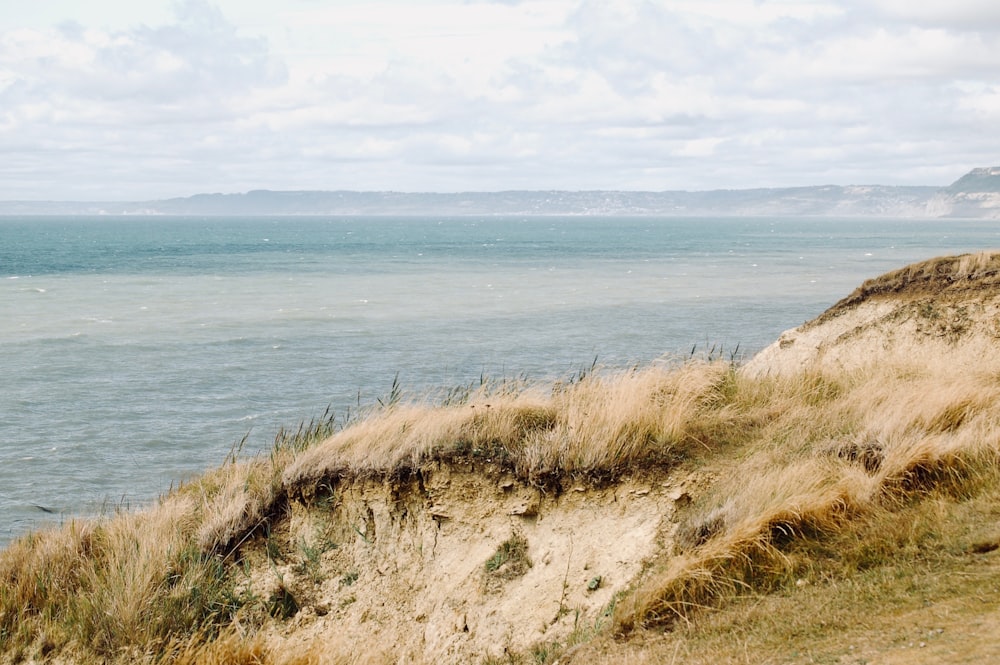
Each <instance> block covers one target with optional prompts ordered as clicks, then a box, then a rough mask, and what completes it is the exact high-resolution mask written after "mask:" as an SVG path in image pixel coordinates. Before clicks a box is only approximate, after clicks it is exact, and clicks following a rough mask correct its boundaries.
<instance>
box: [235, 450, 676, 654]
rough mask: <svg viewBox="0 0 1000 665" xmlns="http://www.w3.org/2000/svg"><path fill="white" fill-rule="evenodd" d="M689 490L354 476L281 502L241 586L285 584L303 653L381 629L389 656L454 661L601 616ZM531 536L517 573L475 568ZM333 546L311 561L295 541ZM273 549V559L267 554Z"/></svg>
mask: <svg viewBox="0 0 1000 665" xmlns="http://www.w3.org/2000/svg"><path fill="white" fill-rule="evenodd" d="M694 484H695V483H694V482H693V480H691V479H688V482H686V483H685V482H682V481H680V480H677V481H674V480H670V479H666V480H665V479H663V478H662V477H661V478H659V479H656V480H648V479H642V478H630V479H626V480H624V481H622V482H619V483H616V484H615V485H614V486H609V487H604V488H595V487H591V486H587V485H585V484H583V483H581V484H578V485H574V486H571V487H566V488H563V490H562V491H560V492H559V493H556V492H554V491H549V492H545V491H543V490H541V489H539V488H537V487H531V486H529V485H526V484H525V483H523V482H521V481H518V480H515V479H514V477H513V476H511V475H509V474H505V473H502V472H499V471H495V470H491V469H489V468H483V467H481V466H480V467H477V468H474V469H473V468H471V467H470V468H467V469H462V468H456V467H454V466H452V467H448V466H444V465H439V464H435V465H428V466H426V467H424V468H423V469H421V471H420V473H419V474H416V476H415V477H412V478H409V479H406V480H402V481H396V482H386V481H384V480H381V479H378V480H361V479H359V480H352V481H346V482H344V483H343V484H342V485H341V486H339V487H337V489H336V491H335V493H334V495H333V499H330V500H326V501H318V502H316V503H315V504H314V505H313V506H312V507H310V508H306V507H303V506H302V505H297V506H296V507H293V508H291V511H292V512H291V515H290V516H289V519H288V520H287V521H286V522H285V523H284V524H283V527H282V528H283V529H284V532H282V533H275V534H274V535H273V537H272V541H273V542H278V543H282V545H281V548H282V549H283V552H282V554H281V555H280V556H273V557H272V561H273V562H274V563H269V562H267V561H266V560H265V558H264V557H265V552H266V547H265V544H264V543H260V544H259V546H258V547H254V548H252V549H253V554H251V555H250V558H249V559H248V563H249V564H250V566H251V568H252V569H253V570H255V571H257V572H256V573H255V574H254V576H253V578H252V581H251V588H252V589H253V591H254V592H255V593H257V594H258V595H260V596H262V597H269V596H271V597H274V596H275V595H276V594H278V595H280V593H282V592H281V588H282V585H283V587H284V588H285V589H286V590H287V592H288V593H290V595H291V596H292V597H293V598H294V600H295V602H296V604H297V605H298V606H299V608H300V609H299V611H298V612H297V613H296V614H294V616H293V617H292V618H291V619H290V620H289V621H288V622H287V623H285V625H284V626H283V628H282V633H281V635H274V636H273V638H274V639H285V640H289V641H293V642H297V643H301V644H302V645H303V646H307V645H308V644H309V643H310V642H311V641H313V640H315V639H316V638H322V639H323V640H324V641H328V640H329V639H330V637H331V636H337V637H338V638H339V639H340V644H341V647H342V649H343V650H344V651H345V652H346V653H347V654H350V655H352V656H360V655H362V654H360V653H357V654H355V653H353V650H352V646H351V645H352V643H357V644H359V645H363V647H362V648H363V649H364V650H365V651H366V652H370V650H371V644H372V640H371V636H372V635H373V634H377V635H378V636H379V642H380V643H381V644H384V645H385V647H386V649H387V651H391V652H392V653H393V655H394V656H396V657H397V658H399V659H401V660H400V661H399V662H407V661H408V660H410V661H412V660H419V661H420V662H463V661H467V660H468V659H470V658H472V659H477V658H482V657H483V655H484V654H487V655H495V656H499V655H502V654H503V653H504V650H505V649H510V650H512V651H523V650H525V649H527V648H528V647H530V646H531V645H533V644H536V643H539V642H547V641H551V640H565V639H566V638H567V636H569V635H570V634H571V633H572V632H573V631H574V629H577V630H581V631H584V630H587V629H592V628H593V627H595V626H598V625H600V624H601V623H603V622H606V621H607V617H606V615H605V612H606V611H607V610H608V608H609V607H611V605H612V603H613V602H614V600H615V597H616V594H617V593H618V592H620V591H622V590H623V589H625V588H626V586H627V585H629V583H631V582H632V581H633V580H634V579H635V578H636V576H637V575H639V574H640V573H641V571H642V570H643V562H644V561H645V560H646V559H647V558H649V557H651V556H652V555H653V554H654V553H655V552H657V551H662V549H663V548H670V547H672V544H671V536H672V531H673V529H674V528H675V525H674V522H673V517H674V513H675V505H676V504H678V503H683V502H685V501H687V500H688V495H687V494H686V492H687V491H688V488H689V486H693V485H694ZM514 534H517V535H520V536H523V537H524V538H525V539H526V540H527V545H528V547H527V554H528V557H529V558H530V561H531V566H530V567H529V568H527V570H526V571H525V572H523V574H520V571H518V570H516V569H514V570H505V567H504V566H501V567H500V568H499V569H498V570H497V571H495V572H493V573H487V572H486V568H485V564H486V562H487V561H488V560H489V559H490V558H491V557H493V556H494V554H495V553H496V552H497V549H498V547H499V546H500V545H501V543H503V542H504V541H507V540H508V539H509V538H511V536H512V535H514ZM324 539H325V542H327V544H328V546H329V544H330V543H336V547H335V548H332V547H331V548H330V549H327V551H325V552H323V553H322V554H320V555H319V556H318V560H317V562H316V563H315V564H314V566H313V567H311V568H310V566H309V565H308V564H306V563H304V561H305V560H306V559H305V558H304V557H303V550H304V547H303V545H304V546H305V547H309V546H310V544H311V543H315V542H322V541H324ZM273 550H274V545H272V555H274V554H275V552H274V551H273Z"/></svg>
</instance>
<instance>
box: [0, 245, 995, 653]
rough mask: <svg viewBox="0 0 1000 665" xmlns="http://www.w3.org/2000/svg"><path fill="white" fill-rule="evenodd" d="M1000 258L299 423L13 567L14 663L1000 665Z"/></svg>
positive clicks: (45, 540) (957, 260)
mask: <svg viewBox="0 0 1000 665" xmlns="http://www.w3.org/2000/svg"><path fill="white" fill-rule="evenodd" d="M998 283H1000V255H996V254H990V253H984V254H979V255H970V256H963V257H948V258H941V259H934V260H931V261H928V262H925V263H921V264H917V265H914V266H910V267H907V268H905V269H902V270H899V271H895V272H893V273H889V274H887V275H884V276H882V277H879V278H876V279H874V280H870V281H868V282H866V283H865V284H863V285H862V286H861V287H860V288H859V289H858V290H857V291H855V292H854V293H853V294H851V295H850V296H848V297H847V298H845V299H844V300H843V301H841V302H840V303H838V304H836V305H835V306H834V307H832V308H831V309H830V310H828V311H827V312H826V313H824V314H823V315H822V316H820V317H818V318H817V319H816V320H815V321H812V322H810V323H808V324H806V325H804V326H802V327H801V328H799V329H796V330H795V331H790V332H789V333H786V334H785V335H783V336H782V339H781V340H779V341H778V342H776V343H775V345H774V346H773V347H771V348H770V349H768V350H766V351H764V352H762V353H761V354H760V355H759V356H758V357H756V358H754V359H753V360H751V361H750V362H749V363H747V364H746V365H745V366H743V367H736V366H734V365H732V364H731V363H729V362H726V361H724V360H723V361H719V360H713V359H711V358H707V359H692V360H687V361H664V362H663V363H657V364H654V365H651V366H649V367H644V368H636V369H634V370H630V371H623V372H601V371H596V372H581V373H580V374H579V375H577V376H574V377H571V378H570V379H568V380H567V381H565V382H562V383H559V384H556V385H549V386H539V385H524V384H519V383H516V382H515V383H512V382H509V381H500V382H496V383H489V382H485V383H484V384H483V385H475V386H469V387H466V388H463V389H458V390H456V391H454V392H453V393H452V394H450V395H449V396H448V397H447V398H446V399H444V400H443V401H440V402H434V403H430V402H427V401H426V400H421V399H415V398H414V399H407V398H406V396H405V395H403V394H401V393H399V392H396V391H394V392H393V394H392V395H390V396H388V397H387V398H386V399H385V400H383V401H382V402H381V403H380V404H379V405H377V406H376V407H375V408H372V409H371V410H369V411H368V412H367V413H364V414H361V415H360V416H356V417H353V418H351V419H350V420H349V421H348V422H339V421H337V420H336V419H335V418H333V417H328V418H324V419H322V420H320V421H318V422H314V423H311V424H310V425H308V426H303V427H302V428H300V430H299V431H298V432H291V433H287V434H282V435H279V437H278V438H277V439H276V441H275V445H274V448H273V450H272V451H271V452H270V454H269V455H267V456H259V457H256V458H253V459H249V460H246V459H244V460H240V459H237V458H236V456H235V455H234V457H233V459H231V460H227V462H226V463H225V464H224V465H223V466H221V467H220V468H218V469H215V470H212V471H209V472H207V473H206V474H205V475H204V476H202V477H200V478H198V479H196V480H194V481H192V482H190V483H188V484H187V485H184V486H183V487H181V488H178V489H177V490H175V491H173V492H172V493H171V494H170V495H168V496H166V497H164V498H163V499H162V500H161V501H160V502H159V503H158V504H157V505H156V506H153V507H151V508H149V509H147V510H145V511H142V512H138V513H120V514H117V515H112V516H109V517H107V518H106V519H103V520H100V521H98V522H93V523H72V524H68V525H66V526H64V527H63V528H60V529H55V530H52V531H47V532H42V533H38V534H32V535H29V536H27V537H25V538H22V539H21V540H19V541H17V542H15V543H14V544H12V545H11V546H10V547H9V548H8V549H7V550H5V551H3V552H2V553H0V662H4V663H17V662H63V663H70V662H87V663H90V662H92V663H97V662H118V663H125V662H149V663H166V662H176V663H195V662H199V663H201V662H204V663H353V662H366V663H411V662H418V663H419V662H426V663H432V662H433V663H441V662H444V663H469V662H472V663H491V664H494V665H496V664H498V663H554V662H559V663H562V664H565V663H617V662H629V663H655V662H685V663H745V662H754V663H759V662H789V663H807V662H842V663H862V662H869V663H870V662H884V663H904V662H905V663H909V662H934V663H938V662H940V663H963V662H989V661H990V660H991V659H997V658H1000V641H998V640H997V639H996V637H995V636H996V635H997V634H998V628H1000V463H998V462H1000V380H998V377H1000V354H998V353H996V351H997V348H996V347H997V344H998V334H997V331H998V330H1000V313H998V304H997V303H998V299H1000V293H998V291H1000V289H998V288H997V286H998Z"/></svg>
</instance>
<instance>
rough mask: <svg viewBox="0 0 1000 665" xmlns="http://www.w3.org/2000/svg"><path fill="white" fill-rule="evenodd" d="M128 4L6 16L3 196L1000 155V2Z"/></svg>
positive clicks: (790, 177) (706, 174)
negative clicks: (999, 124) (999, 132)
mask: <svg viewBox="0 0 1000 665" xmlns="http://www.w3.org/2000/svg"><path fill="white" fill-rule="evenodd" d="M118 4H119V3H116V2H112V1H111V0H93V3H92V4H91V5H89V8H88V9H87V11H84V10H83V9H81V7H83V5H82V4H80V3H71V2H68V1H67V0H51V2H47V3H35V5H38V7H36V6H35V5H31V6H30V7H28V6H26V9H25V11H24V12H23V13H22V14H21V15H22V18H21V19H16V18H14V17H13V15H12V14H7V15H5V16H4V17H3V18H0V150H2V151H3V153H4V155H5V159H4V160H3V162H2V163H0V198H72V197H74V196H76V197H88V198H152V197H160V196H174V195H184V194H190V193H194V192H196V191H202V190H211V191H241V190H245V189H251V188H259V187H273V188H362V189H399V190H410V191H413V190H419V189H429V190H439V191H457V190H468V189H491V190H496V189H510V188H532V189H548V188H569V189H587V188H595V189H597V188H599V189H614V188H621V189H666V188H697V189H702V188H712V187H743V186H762V185H785V184H788V185H795V184H812V183H816V182H829V181H841V182H843V183H845V184H846V183H848V182H854V183H859V182H866V181H867V182H888V183H907V182H910V183H927V182H942V183H944V182H947V181H948V180H950V179H951V178H952V177H957V176H958V175H960V174H961V172H962V171H963V170H964V169H966V168H968V167H971V166H975V165H985V164H992V163H996V162H997V161H998V159H1000V139H994V138H993V136H994V134H995V132H994V131H992V127H993V126H995V122H996V120H997V117H998V114H1000V102H998V101H997V100H998V99H1000V93H998V90H1000V66H998V64H997V62H996V61H995V57H994V48H993V46H992V45H993V44H994V43H995V38H996V27H997V26H998V25H1000V10H998V9H996V8H994V4H995V3H993V2H976V1H974V0H955V2H953V3H949V4H948V5H942V4H941V3H937V4H935V5H934V6H933V7H929V6H927V5H928V3H924V4H922V5H919V6H918V4H917V3H904V2H902V1H901V0H876V1H875V2H872V3H863V2H860V0H815V1H809V0H781V1H774V0H697V1H695V0H684V1H670V2H649V1H643V0H620V1H617V2H613V3H612V2H605V1H603V0H602V1H598V0H538V1H532V2H499V1H498V2H462V1H460V0H454V1H449V0H413V1H410V2H403V1H402V0H399V1H389V0H384V1H383V2H379V3H371V2H360V1H351V0H331V1H330V2H324V3H316V2H312V1H310V0H286V2H285V3H283V4H282V5H281V7H280V8H278V7H277V6H276V5H274V4H273V3H269V2H264V0H217V1H216V2H212V3H210V2H209V1H208V0H186V1H184V2H181V3H178V4H174V3H170V2H166V1H165V0H164V1H163V2H154V3H148V4H149V6H148V7H147V8H146V10H144V11H140V10H139V8H138V7H139V6H142V5H146V4H147V3H133V4H130V5H129V8H128V9H127V11H123V12H120V13H115V12H114V11H113V8H114V6H116V5H118ZM930 4H933V3H930ZM42 5H44V7H41V6H42ZM998 6H1000V5H998ZM945 162H947V167H946V168H944V167H939V166H935V165H936V164H941V163H945ZM947 169H954V172H951V171H949V170H947ZM944 174H948V175H947V177H945V176H944ZM931 176H933V177H935V178H942V179H941V180H937V181H928V180H927V178H929V177H931Z"/></svg>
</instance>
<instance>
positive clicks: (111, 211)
mask: <svg viewBox="0 0 1000 665" xmlns="http://www.w3.org/2000/svg"><path fill="white" fill-rule="evenodd" d="M0 215H240V216H258V215H259V216H281V215H391V216H408V215H409V216H423V215H445V216H465V215H470V216H471V215H524V216H546V215H656V216H673V217H706V216H765V215H769V216H819V217H914V218H980V219H982V218H985V219H998V218H1000V167H982V168H975V169H972V170H971V171H970V172H969V173H967V174H965V175H964V176H962V177H961V178H959V179H958V180H956V181H955V182H954V183H952V184H951V185H946V186H941V187H935V186H926V187H915V186H890V185H846V186H841V185H818V186H813V187H784V188H763V189H719V190H711V191H694V192H690V191H659V192H638V191H560V190H550V191H504V192H459V193H419V192H358V191H346V190H337V191H271V190H253V191H249V192H246V193H237V194H218V193H216V194H195V195H194V196H187V197H181V198H172V199H163V200H153V201H91V202H82V201H0Z"/></svg>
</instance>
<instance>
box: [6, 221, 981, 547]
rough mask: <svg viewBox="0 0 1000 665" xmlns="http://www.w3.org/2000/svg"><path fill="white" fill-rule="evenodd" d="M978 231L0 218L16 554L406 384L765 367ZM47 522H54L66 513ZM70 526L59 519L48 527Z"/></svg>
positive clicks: (797, 225)
mask: <svg viewBox="0 0 1000 665" xmlns="http://www.w3.org/2000/svg"><path fill="white" fill-rule="evenodd" d="M998 233H1000V229H998V227H997V226H996V224H995V223H989V222H971V221H908V220H830V219H824V220H816V219H787V218H786V219H650V218H629V219H620V218H590V217H586V218H579V217H575V218H530V219H520V218H517V219H514V218H486V219H437V218H420V219H394V218H353V219H343V218H337V219H325V218H277V219H232V218H162V217H156V218H149V217H135V218H113V219H109V218H0V353H2V356H0V357H2V360H0V369H2V371H3V381H2V382H0V506H2V509H0V545H2V544H3V543H5V542H6V541H7V540H9V538H11V537H13V536H16V535H17V534H19V533H22V532H23V531H24V530H25V529H27V528H30V527H32V526H36V525H38V524H39V523H41V522H43V521H52V520H59V519H66V518H67V517H69V516H72V515H79V514H93V513H97V512H100V511H101V510H102V509H106V508H107V507H109V506H111V507H113V506H115V505H117V504H119V503H120V502H122V501H124V502H125V503H129V504H131V505H136V504H141V503H143V502H145V501H148V500H149V499H150V498H152V497H155V496H156V495H157V494H159V493H161V492H163V491H165V490H166V489H167V488H168V487H169V486H170V484H171V483H172V482H177V481H178V480H179V479H183V478H185V477H188V476H190V475H191V474H194V473H197V472H198V471H200V470H202V469H205V468H207V467H209V466H214V465H216V464H218V463H219V462H220V461H221V460H222V459H223V457H224V456H225V455H226V453H227V452H228V451H229V450H230V447H231V446H232V444H233V442H234V441H236V440H238V439H240V438H241V437H242V436H243V435H244V434H246V433H247V432H248V431H250V439H249V443H248V446H247V449H248V450H253V449H260V448H263V447H265V446H267V445H268V443H269V442H270V440H271V439H272V438H273V436H274V434H275V432H276V431H277V429H278V428H279V427H280V426H282V425H284V426H295V425H297V424H298V423H299V422H300V421H301V420H303V419H308V418H310V417H313V416H317V415H319V414H320V413H322V412H323V410H324V409H325V407H326V406H327V405H332V406H333V408H334V409H335V410H336V411H339V412H344V411H345V410H346V409H347V408H348V407H349V406H353V405H356V404H357V401H358V399H359V396H360V400H361V402H362V404H364V403H370V402H372V401H374V400H375V398H377V397H378V396H380V395H383V394H385V393H386V392H387V391H388V390H389V388H390V386H391V384H392V382H393V378H394V376H396V374H397V373H398V375H399V380H400V382H401V383H402V385H403V387H404V388H405V389H407V390H409V391H411V392H415V393H421V392H424V391H427V390H431V389H435V388H445V387H451V386H454V385H457V384H465V383H469V382H470V381H474V380H478V378H479V377H480V375H481V374H483V373H485V374H488V375H492V376H502V375H507V376H512V375H523V374H526V375H527V376H529V377H533V378H537V379H539V380H546V379H554V378H561V377H566V376H568V375H569V374H571V373H573V372H575V371H577V370H579V369H580V368H582V367H589V366H590V364H591V363H592V362H593V360H594V358H595V357H597V359H598V362H599V363H601V364H603V365H608V366H611V367H624V366H628V365H632V364H635V363H646V362H650V361H652V360H654V359H656V358H658V357H660V356H663V355H664V354H671V355H682V356H683V355H687V354H689V353H690V352H691V349H692V347H694V346H696V345H697V346H698V347H699V348H702V349H704V348H707V347H711V346H712V345H724V346H725V347H726V348H727V349H734V348H735V347H736V345H737V344H739V348H740V350H741V352H743V353H752V352H754V351H756V350H759V349H760V348H762V347H763V346H765V345H766V344H768V343H770V342H771V341H772V340H773V339H774V338H775V337H777V335H778V334H779V333H780V332H781V331H782V330H785V329H787V328H790V327H793V326H795V325H798V324H800V323H802V322H803V321H805V320H807V319H810V318H812V317H814V316H816V315H817V314H819V313H820V312H821V311H823V310H824V309H825V308H826V307H828V306H829V305H831V304H832V303H833V302H835V301H836V300H838V299H840V298H841V297H843V296H844V295H846V294H847V293H849V292H850V291H851V290H852V289H853V288H854V287H856V286H857V285H858V284H860V282H861V281H863V280H864V279H866V278H868V277H873V276H875V275H878V274H881V273H882V272H885V271H887V270H890V269H893V268H896V267H900V266H902V265H905V264H907V263H910V262H913V261H916V260H922V259H926V258H930V257H932V256H937V255H941V254H950V253H958V252H964V251H977V250H980V249H987V248H993V247H996V246H997V245H998V240H997V236H998ZM43 509H44V510H43ZM45 511H52V512H45Z"/></svg>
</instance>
